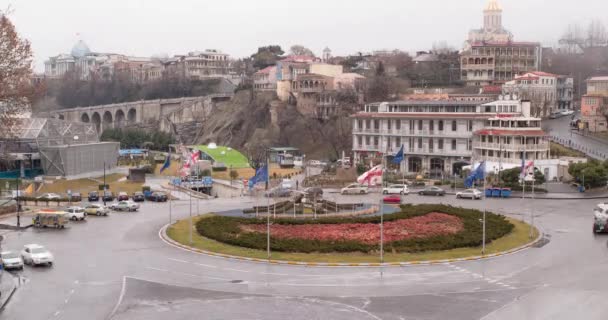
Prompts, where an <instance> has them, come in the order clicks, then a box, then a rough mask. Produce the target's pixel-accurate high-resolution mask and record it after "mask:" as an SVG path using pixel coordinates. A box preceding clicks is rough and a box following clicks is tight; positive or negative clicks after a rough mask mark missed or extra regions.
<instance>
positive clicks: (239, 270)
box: [224, 268, 249, 272]
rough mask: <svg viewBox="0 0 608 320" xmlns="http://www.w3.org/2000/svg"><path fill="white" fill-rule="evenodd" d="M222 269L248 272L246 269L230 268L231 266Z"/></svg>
mask: <svg viewBox="0 0 608 320" xmlns="http://www.w3.org/2000/svg"><path fill="white" fill-rule="evenodd" d="M224 270H230V271H236V272H249V271H247V270H241V269H232V268H224Z"/></svg>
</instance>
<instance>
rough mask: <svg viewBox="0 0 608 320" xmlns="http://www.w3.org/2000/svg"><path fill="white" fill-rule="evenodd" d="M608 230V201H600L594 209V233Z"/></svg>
mask: <svg viewBox="0 0 608 320" xmlns="http://www.w3.org/2000/svg"><path fill="white" fill-rule="evenodd" d="M606 232H608V203H600V204H598V205H597V206H596V207H595V208H594V209H593V233H606Z"/></svg>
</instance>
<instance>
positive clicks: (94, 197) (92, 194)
mask: <svg viewBox="0 0 608 320" xmlns="http://www.w3.org/2000/svg"><path fill="white" fill-rule="evenodd" d="M92 201H99V192H97V191H91V192H89V202H92Z"/></svg>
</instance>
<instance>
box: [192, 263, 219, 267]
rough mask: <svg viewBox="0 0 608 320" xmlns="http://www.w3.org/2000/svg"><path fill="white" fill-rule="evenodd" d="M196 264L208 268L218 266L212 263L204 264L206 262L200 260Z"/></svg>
mask: <svg viewBox="0 0 608 320" xmlns="http://www.w3.org/2000/svg"><path fill="white" fill-rule="evenodd" d="M194 264H195V265H197V266H201V267H206V268H217V267H216V266H212V265H210V264H204V263H198V262H195V263H194Z"/></svg>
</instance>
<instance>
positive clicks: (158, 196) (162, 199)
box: [148, 192, 168, 202]
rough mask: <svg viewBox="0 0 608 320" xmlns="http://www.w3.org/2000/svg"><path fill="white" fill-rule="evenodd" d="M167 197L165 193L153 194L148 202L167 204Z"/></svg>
mask: <svg viewBox="0 0 608 320" xmlns="http://www.w3.org/2000/svg"><path fill="white" fill-rule="evenodd" d="M167 199H168V198H167V195H166V194H164V193H163V192H152V193H151V194H150V196H149V197H148V200H150V201H154V202H165V201H167Z"/></svg>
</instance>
